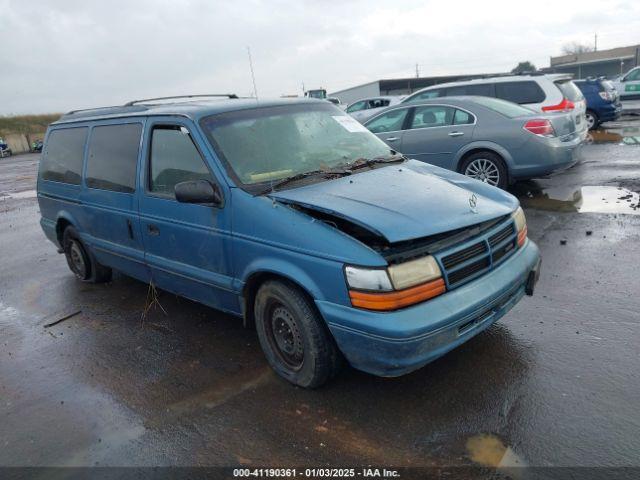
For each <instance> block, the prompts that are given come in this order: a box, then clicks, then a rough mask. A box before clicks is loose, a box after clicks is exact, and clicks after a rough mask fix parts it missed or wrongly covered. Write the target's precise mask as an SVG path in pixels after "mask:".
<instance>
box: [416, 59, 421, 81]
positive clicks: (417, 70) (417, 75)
mask: <svg viewBox="0 0 640 480" xmlns="http://www.w3.org/2000/svg"><path fill="white" fill-rule="evenodd" d="M416 78H420V66H419V65H418V64H417V63H416Z"/></svg>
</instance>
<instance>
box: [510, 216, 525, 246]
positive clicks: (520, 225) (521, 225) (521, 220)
mask: <svg viewBox="0 0 640 480" xmlns="http://www.w3.org/2000/svg"><path fill="white" fill-rule="evenodd" d="M511 218H513V221H514V222H515V224H516V231H517V232H518V246H519V247H521V246H523V245H524V242H525V241H526V240H527V219H526V218H525V216H524V211H523V210H522V207H518V209H517V210H516V211H515V212H513V213H512V214H511Z"/></svg>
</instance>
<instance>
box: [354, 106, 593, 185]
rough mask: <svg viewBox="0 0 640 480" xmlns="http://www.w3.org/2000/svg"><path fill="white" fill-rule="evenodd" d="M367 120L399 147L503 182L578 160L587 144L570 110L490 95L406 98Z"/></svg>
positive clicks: (442, 164) (493, 182)
mask: <svg viewBox="0 0 640 480" xmlns="http://www.w3.org/2000/svg"><path fill="white" fill-rule="evenodd" d="M364 125H365V126H366V127H367V128H368V129H369V130H370V131H372V132H373V133H375V134H376V135H377V136H378V137H379V138H380V139H381V140H383V141H384V142H385V143H387V144H388V145H389V146H390V147H391V148H392V149H393V150H395V151H397V152H401V153H403V154H404V155H406V156H408V157H410V158H415V159H417V160H421V161H424V162H428V163H431V164H434V165H437V166H440V167H443V168H447V169H449V170H454V171H457V172H460V173H463V174H465V175H467V176H469V177H472V178H475V179H477V180H480V181H483V182H486V183H489V184H491V185H494V186H497V187H500V188H506V187H507V185H508V184H509V183H510V182H513V181H515V180H519V179H527V178H534V177H541V176H546V175H548V174H550V173H553V172H555V171H558V170H563V169H566V168H568V167H570V166H572V165H573V164H574V163H576V162H577V161H578V160H579V156H580V147H581V145H582V136H581V135H580V131H579V129H576V124H575V119H574V117H573V116H572V115H571V114H570V113H562V112H559V113H553V114H540V113H536V112H533V111H531V110H529V109H527V108H525V107H522V106H520V105H517V104H515V103H511V102H508V101H505V100H500V99H496V98H489V97H447V98H441V99H434V100H425V101H422V102H420V103H413V104H400V105H397V106H395V107H390V108H388V109H385V110H384V111H382V112H379V113H378V114H377V115H375V116H374V117H372V118H371V119H369V120H368V121H367V122H365V123H364Z"/></svg>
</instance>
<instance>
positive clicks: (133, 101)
mask: <svg viewBox="0 0 640 480" xmlns="http://www.w3.org/2000/svg"><path fill="white" fill-rule="evenodd" d="M203 97H226V98H238V96H237V95H236V94H235V93H211V94H205V95H173V96H170V97H156V98H144V99H142V100H132V101H130V102H127V103H125V104H124V105H123V106H125V107H132V106H134V105H136V104H138V103H146V102H152V101H155V100H171V99H173V98H203Z"/></svg>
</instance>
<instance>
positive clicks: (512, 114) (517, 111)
mask: <svg viewBox="0 0 640 480" xmlns="http://www.w3.org/2000/svg"><path fill="white" fill-rule="evenodd" d="M473 101H474V102H475V103H477V104H479V105H482V106H483V107H486V108H488V109H489V110H493V111H494V112H496V113H499V114H500V115H504V116H505V117H508V118H516V117H522V116H523V115H531V114H532V113H533V112H532V111H531V110H529V109H528V108H525V107H521V106H520V105H516V104H515V103H512V102H508V101H505V100H500V99H499V98H489V97H481V98H474V99H473Z"/></svg>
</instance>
